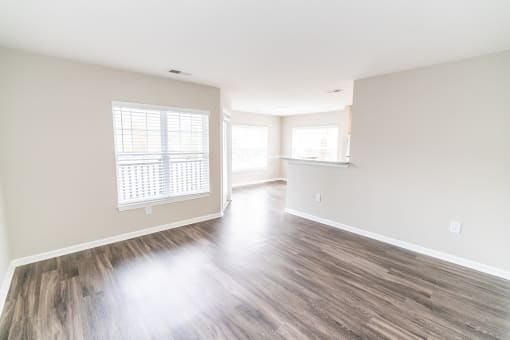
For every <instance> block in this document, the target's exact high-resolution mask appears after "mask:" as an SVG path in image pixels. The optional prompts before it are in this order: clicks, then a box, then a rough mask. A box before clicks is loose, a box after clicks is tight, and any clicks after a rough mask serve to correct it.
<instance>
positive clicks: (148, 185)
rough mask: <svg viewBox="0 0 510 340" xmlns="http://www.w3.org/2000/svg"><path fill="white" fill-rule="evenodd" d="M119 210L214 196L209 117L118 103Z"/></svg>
mask: <svg viewBox="0 0 510 340" xmlns="http://www.w3.org/2000/svg"><path fill="white" fill-rule="evenodd" d="M112 109H113V120H114V137H115V158H116V165H117V187H118V203H119V207H122V206H129V205H132V204H136V203H140V202H148V201H170V200H172V199H174V198H179V197H180V198H182V197H186V196H189V195H194V194H204V193H208V192H209V133H208V132H209V127H208V125H209V114H208V112H202V111H195V110H187V109H173V108H168V107H159V106H149V105H140V104H129V103H118V102H114V103H113V104H112Z"/></svg>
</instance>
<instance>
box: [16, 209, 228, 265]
mask: <svg viewBox="0 0 510 340" xmlns="http://www.w3.org/2000/svg"><path fill="white" fill-rule="evenodd" d="M222 216H223V213H222V212H219V213H214V214H210V215H205V216H199V217H194V218H190V219H187V220H182V221H177V222H173V223H169V224H164V225H160V226H156V227H150V228H145V229H141V230H137V231H133V232H130V233H125V234H120V235H115V236H111V237H106V238H102V239H99V240H95V241H91V242H85V243H80V244H77V245H74V246H70V247H65V248H61V249H57V250H51V251H48V252H45V253H41V254H37V255H31V256H26V257H22V258H18V259H14V260H13V261H12V262H13V263H14V265H15V267H18V266H23V265H25V264H29V263H34V262H39V261H42V260H47V259H51V258H54V257H58V256H62V255H67V254H72V253H76V252H79V251H82V250H87V249H91V248H95V247H99V246H104V245H107V244H111V243H115V242H120V241H125V240H129V239H132V238H135V237H140V236H144V235H148V234H153V233H157V232H159V231H163V230H168V229H174V228H178V227H182V226H185V225H189V224H194V223H199V222H203V221H208V220H212V219H215V218H219V217H222Z"/></svg>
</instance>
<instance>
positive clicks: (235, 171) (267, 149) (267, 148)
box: [232, 124, 271, 174]
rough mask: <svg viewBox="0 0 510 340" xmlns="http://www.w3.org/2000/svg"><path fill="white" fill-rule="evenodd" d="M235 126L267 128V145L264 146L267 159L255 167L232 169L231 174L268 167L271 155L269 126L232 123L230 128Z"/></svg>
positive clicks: (264, 169) (262, 169)
mask: <svg viewBox="0 0 510 340" xmlns="http://www.w3.org/2000/svg"><path fill="white" fill-rule="evenodd" d="M235 126H239V127H258V128H265V129H267V146H266V155H267V161H266V165H265V166H261V167H256V168H245V169H236V170H234V169H232V173H233V174H243V173H250V172H260V171H267V170H268V169H269V160H270V159H271V157H270V156H269V126H268V125H256V124H232V130H233V129H234V127H235Z"/></svg>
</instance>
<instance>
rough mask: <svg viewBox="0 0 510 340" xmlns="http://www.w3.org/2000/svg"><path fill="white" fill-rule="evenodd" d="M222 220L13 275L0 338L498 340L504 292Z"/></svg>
mask: <svg viewBox="0 0 510 340" xmlns="http://www.w3.org/2000/svg"><path fill="white" fill-rule="evenodd" d="M284 196H285V185H284V184H282V183H276V184H271V185H261V186H254V187H248V188H244V189H240V190H237V191H235V193H234V201H233V202H232V204H231V206H230V207H229V209H228V210H227V212H226V215H225V217H223V218H222V219H216V220H212V221H208V222H203V223H198V224H194V225H190V226H186V227H182V228H178V229H173V230H168V231H164V232H160V233H157V234H152V235H148V236H144V237H140V238H136V239H132V240H129V241H124V242H120V243H116V244H112V245H108V246H103V247H99V248H95V249H92V250H88V251H84V252H81V253H76V254H72V255H68V256H62V257H59V258H55V259H50V260H47V261H42V262H39V263H34V264H31V265H27V266H24V267H21V268H18V269H17V270H16V272H15V275H14V280H13V282H12V286H11V289H10V292H9V295H8V298H7V302H6V306H5V308H4V311H3V314H2V315H1V318H0V339H344V338H345V339H351V338H352V339H355V338H362V339H369V338H370V339H381V338H388V339H399V338H402V339H421V338H428V339H493V338H500V339H510V282H508V281H505V280H502V279H498V278H495V277H491V276H488V275H484V274H481V273H478V272H475V271H472V270H469V269H465V268H462V267H459V266H456V265H452V264H449V263H445V262H441V261H438V260H435V259H433V258H429V257H426V256H422V255H418V254H415V253H412V252H409V251H405V250H403V249H399V248H396V247H393V246H390V245H387V244H384V243H380V242H377V241H373V240H370V239H366V238H363V237H360V236H357V235H354V234H350V233H347V232H343V231H340V230H336V229H332V228H329V227H326V226H323V225H320V224H317V223H314V222H310V221H307V220H304V219H301V218H298V217H294V216H291V215H288V214H285V213H284V212H283V207H284V201H285V197H284Z"/></svg>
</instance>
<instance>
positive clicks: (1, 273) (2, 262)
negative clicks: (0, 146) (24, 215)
mask: <svg viewBox="0 0 510 340" xmlns="http://www.w3.org/2000/svg"><path fill="white" fill-rule="evenodd" d="M9 262H10V257H9V246H8V244H7V225H6V224H5V215H4V200H3V194H2V185H1V181H0V288H1V286H2V281H3V279H4V277H5V273H6V272H7V268H8V267H9ZM1 298H2V297H0V301H1ZM1 304H2V302H0V305H1ZM0 312H1V307H0Z"/></svg>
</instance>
